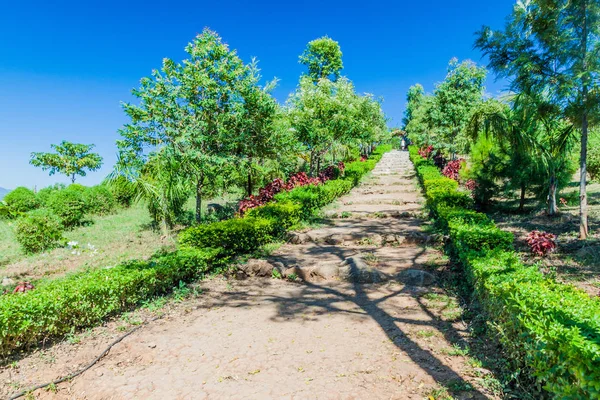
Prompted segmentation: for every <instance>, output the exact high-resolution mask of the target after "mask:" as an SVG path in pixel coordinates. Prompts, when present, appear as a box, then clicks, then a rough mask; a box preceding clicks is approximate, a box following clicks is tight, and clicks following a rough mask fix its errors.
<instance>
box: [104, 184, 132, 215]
mask: <svg viewBox="0 0 600 400" xmlns="http://www.w3.org/2000/svg"><path fill="white" fill-rule="evenodd" d="M105 184H106V186H107V187H108V190H110V192H111V193H112V195H113V197H114V199H115V201H116V202H117V204H118V205H120V206H121V207H126V208H127V207H130V206H131V203H132V202H133V200H134V197H135V188H134V186H133V183H131V182H130V181H129V180H128V179H127V178H125V177H124V176H117V177H116V178H115V179H113V180H109V181H105Z"/></svg>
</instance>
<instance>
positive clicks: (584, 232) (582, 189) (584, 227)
mask: <svg viewBox="0 0 600 400" xmlns="http://www.w3.org/2000/svg"><path fill="white" fill-rule="evenodd" d="M583 7H584V8H583V16H584V17H583V21H582V26H583V33H582V37H581V52H582V57H581V58H582V60H583V71H584V72H587V69H588V65H587V52H588V48H587V36H588V25H587V23H588V19H587V3H586V2H585V1H584V2H583ZM587 84H588V76H587V75H583V78H582V88H581V94H582V100H583V101H582V103H583V104H582V105H583V110H582V111H583V115H582V118H581V155H580V158H579V168H580V174H581V175H580V176H579V239H581V240H584V239H587V237H588V234H589V231H588V209H587V208H588V207H587V144H588V85H587Z"/></svg>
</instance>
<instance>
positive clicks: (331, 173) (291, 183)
mask: <svg viewBox="0 0 600 400" xmlns="http://www.w3.org/2000/svg"><path fill="white" fill-rule="evenodd" d="M345 169H346V165H345V164H344V163H343V162H341V161H340V162H339V163H338V164H337V165H330V166H329V167H327V168H325V169H324V170H322V171H321V172H320V173H319V176H318V177H314V178H311V177H309V176H308V175H306V172H298V173H296V174H294V175H292V176H290V178H289V179H288V181H287V183H286V182H284V181H283V180H282V179H279V178H277V179H275V180H273V182H271V183H269V184H268V185H267V186H265V187H264V188H262V189H260V190H259V191H258V195H256V196H254V195H252V196H249V197H247V198H245V199H243V200H242V201H240V204H239V208H238V212H239V214H240V215H244V213H245V212H246V211H248V210H250V209H252V208H256V207H259V206H262V205H265V204H267V203H268V202H270V201H272V200H273V199H274V198H275V195H276V194H277V193H279V192H282V191H289V190H292V189H294V188H296V187H300V186H306V185H320V184H322V183H325V182H327V181H329V180H331V179H333V178H335V177H336V172H337V171H336V170H339V174H342V173H344V170H345ZM339 174H338V175H339Z"/></svg>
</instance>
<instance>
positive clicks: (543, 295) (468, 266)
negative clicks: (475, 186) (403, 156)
mask: <svg viewBox="0 0 600 400" xmlns="http://www.w3.org/2000/svg"><path fill="white" fill-rule="evenodd" d="M411 160H413V162H414V163H415V165H421V167H418V168H417V173H418V174H419V179H420V181H421V182H423V186H424V189H425V196H426V198H427V201H428V204H430V206H431V207H432V213H433V214H434V216H435V218H436V219H437V221H436V222H437V223H438V225H439V226H441V227H442V228H443V229H445V230H446V231H447V233H448V234H449V235H448V236H449V243H448V249H450V250H451V254H452V255H454V256H455V258H456V259H457V260H458V261H459V262H460V263H461V264H462V266H463V267H464V269H465V275H466V276H467V278H468V280H469V283H470V284H471V286H472V287H473V289H474V294H475V295H476V296H477V297H478V298H479V301H480V303H481V304H482V306H483V308H484V310H485V311H486V313H487V315H488V316H489V318H490V320H491V324H490V326H493V327H495V328H496V330H497V333H498V336H499V338H500V341H501V342H502V344H503V346H504V349H503V352H504V354H506V356H507V358H508V359H510V360H512V362H514V364H515V367H516V368H519V369H524V370H527V371H531V374H532V375H533V376H534V377H535V378H536V379H537V380H538V381H539V382H540V384H541V385H542V386H543V388H544V389H546V390H547V391H549V392H550V393H552V394H553V395H554V397H556V398H564V399H567V398H568V399H592V398H600V319H599V318H598V316H599V315H600V299H591V298H590V297H589V296H588V295H587V294H586V293H584V292H582V291H581V290H579V289H576V288H574V287H572V286H568V285H564V284H562V283H557V282H554V281H552V280H550V279H547V278H546V277H544V275H543V274H542V273H541V272H540V271H539V270H538V268H537V267H535V266H533V267H526V266H524V265H523V263H522V262H521V261H520V259H519V257H518V255H517V254H516V253H515V252H514V251H513V250H512V249H511V247H512V242H513V235H512V234H511V233H509V232H503V231H502V230H500V229H498V228H497V227H496V226H495V225H494V223H493V222H492V221H491V220H490V219H489V218H488V217H487V216H486V215H485V214H481V213H477V212H475V211H473V210H470V209H469V207H468V205H467V204H461V203H463V200H460V201H456V200H457V199H459V198H461V197H462V194H463V193H461V192H458V189H456V188H454V187H451V185H449V184H448V185H445V186H444V187H440V183H441V181H440V180H439V179H436V178H435V175H436V172H435V171H433V170H431V169H428V168H425V167H427V165H425V164H420V163H421V160H422V158H421V157H420V156H419V155H418V154H415V152H414V151H413V152H411ZM424 173H426V174H427V177H425V176H423V174H424ZM437 174H438V176H439V177H440V178H441V174H440V173H439V171H437ZM443 179H445V178H443ZM432 197H436V198H437V200H436V201H432ZM449 199H450V201H448V200H449Z"/></svg>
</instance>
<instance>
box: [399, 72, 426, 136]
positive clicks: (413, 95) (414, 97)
mask: <svg viewBox="0 0 600 400" xmlns="http://www.w3.org/2000/svg"><path fill="white" fill-rule="evenodd" d="M424 97H425V89H423V85H421V84H420V83H417V84H416V85H413V86H411V87H410V88H409V89H408V93H407V94H406V103H407V104H406V110H404V117H403V118H402V124H403V125H404V129H406V126H407V125H408V124H410V122H411V121H412V120H413V118H414V117H415V113H416V112H417V110H418V109H419V107H421V105H422V104H423V98H424Z"/></svg>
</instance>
